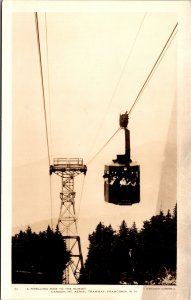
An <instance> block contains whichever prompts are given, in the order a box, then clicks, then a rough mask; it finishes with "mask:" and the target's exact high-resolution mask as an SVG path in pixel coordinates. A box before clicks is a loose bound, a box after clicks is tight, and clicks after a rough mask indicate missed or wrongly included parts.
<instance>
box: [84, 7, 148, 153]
mask: <svg viewBox="0 0 191 300" xmlns="http://www.w3.org/2000/svg"><path fill="white" fill-rule="evenodd" d="M146 15H147V13H144V15H143V17H142V19H141V22H140V25H139V28H138V31H137V33H136V35H135V38H134V40H133V43H132V45H131V47H130V51H129V53H128V55H127V58H126V60H125V62H124V65H123V67H122V70H121V72H120V75H119V79H118V81H117V83H116V85H115V87H114V90H113V93H112V95H111V98H110V100H109V102H108V105H107V108H106V111H105V114H104V116H103V119H102V121H101V123H100V126H99V128H98V130H97V133H96V135H95V138H94V141H93V143H92V145H91V148H90V150H89V151H88V153H91V150H92V148H93V146H94V144H95V141H96V137H97V136H98V134H99V132H100V130H101V128H102V125H103V123H104V121H105V118H106V113H107V112H108V110H109V109H110V107H111V103H112V101H113V99H114V97H115V95H116V92H117V89H118V87H119V84H120V82H121V79H122V76H123V74H124V72H125V69H126V67H127V64H128V62H129V60H130V57H131V55H132V52H133V50H134V47H135V44H136V42H137V39H138V37H139V33H140V31H141V28H142V26H143V23H144V20H145V18H146Z"/></svg>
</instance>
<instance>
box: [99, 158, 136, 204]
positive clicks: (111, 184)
mask: <svg viewBox="0 0 191 300" xmlns="http://www.w3.org/2000/svg"><path fill="white" fill-rule="evenodd" d="M103 177H104V197H105V201H106V202H109V203H113V204H118V205H132V204H135V203H139V202H140V167H139V166H138V165H133V164H132V165H126V164H118V163H116V164H113V165H109V166H105V172H104V175H103Z"/></svg>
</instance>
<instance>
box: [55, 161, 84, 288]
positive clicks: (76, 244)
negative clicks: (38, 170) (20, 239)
mask: <svg viewBox="0 0 191 300" xmlns="http://www.w3.org/2000/svg"><path fill="white" fill-rule="evenodd" d="M86 172H87V167H86V165H84V164H83V159H81V158H56V159H54V161H53V165H51V166H50V175H51V174H52V173H55V174H56V175H58V176H60V177H61V192H60V200H61V205H60V214H59V218H58V228H59V231H60V232H61V234H62V235H63V237H64V240H65V242H66V247H67V250H68V251H70V252H71V258H70V261H69V262H68V264H67V266H66V269H65V271H64V283H65V284H69V283H70V272H72V274H73V276H74V278H75V281H76V283H78V279H79V276H80V270H81V268H83V257H82V251H81V243H80V236H79V235H78V231H77V217H76V212H75V192H74V178H75V176H77V175H79V174H81V173H84V175H85V174H86Z"/></svg>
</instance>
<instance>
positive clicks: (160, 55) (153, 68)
mask: <svg viewBox="0 0 191 300" xmlns="http://www.w3.org/2000/svg"><path fill="white" fill-rule="evenodd" d="M177 26H178V22H177V23H176V25H175V26H174V28H173V30H172V32H171V34H170V36H169V38H168V40H167V41H166V43H165V45H164V47H163V49H162V51H161V52H160V54H159V56H158V58H157V60H156V62H155V63H154V65H153V67H152V69H151V71H150V72H149V74H148V76H147V78H146V80H145V82H144V83H143V85H142V88H141V89H140V91H139V93H138V95H137V97H136V98H135V101H134V102H133V105H132V106H131V108H130V110H129V112H128V115H130V114H131V112H132V110H133V108H134V106H135V104H136V103H137V101H138V99H139V97H140V95H141V94H142V92H143V90H144V88H145V86H146V85H147V83H148V81H149V80H150V78H151V76H152V74H153V72H154V70H155V69H156V66H157V64H158V62H159V61H160V59H161V57H162V55H163V54H164V52H165V49H166V48H167V46H168V44H169V43H170V40H171V38H172V36H173V34H174V32H175V30H176V28H177Z"/></svg>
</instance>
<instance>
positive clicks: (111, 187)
mask: <svg viewBox="0 0 191 300" xmlns="http://www.w3.org/2000/svg"><path fill="white" fill-rule="evenodd" d="M119 124H120V127H121V128H123V129H124V132H125V154H120V155H117V159H115V160H113V163H112V164H111V165H106V166H105V171H104V175H103V178H104V197H105V201H106V202H108V203H113V204H117V205H132V204H135V203H139V202H140V166H139V165H137V164H134V163H132V160H131V158H130V131H129V130H128V129H127V128H126V127H127V124H128V114H127V113H125V114H121V115H120V120H119Z"/></svg>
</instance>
